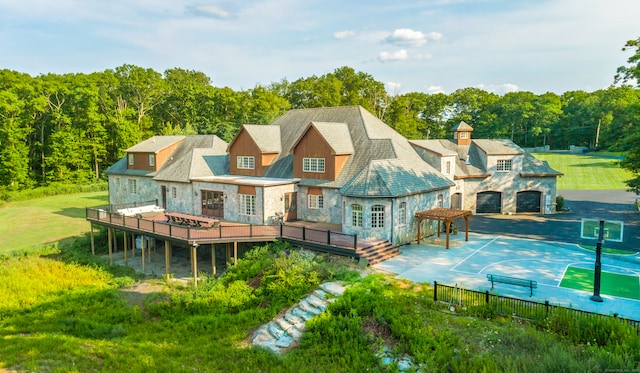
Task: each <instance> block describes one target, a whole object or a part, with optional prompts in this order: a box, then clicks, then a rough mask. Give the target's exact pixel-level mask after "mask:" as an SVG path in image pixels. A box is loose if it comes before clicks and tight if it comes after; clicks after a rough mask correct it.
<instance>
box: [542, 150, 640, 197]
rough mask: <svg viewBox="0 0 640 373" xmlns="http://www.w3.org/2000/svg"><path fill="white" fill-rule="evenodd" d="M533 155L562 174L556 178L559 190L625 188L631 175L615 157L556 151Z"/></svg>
mask: <svg viewBox="0 0 640 373" xmlns="http://www.w3.org/2000/svg"><path fill="white" fill-rule="evenodd" d="M534 155H535V156H536V158H538V159H541V160H543V161H547V162H549V165H550V166H551V167H552V168H554V169H555V170H557V171H560V172H562V173H563V174H564V176H562V177H559V178H558V189H559V190H626V189H627V185H626V184H625V183H624V182H625V181H626V180H629V179H631V178H632V177H633V175H632V174H631V172H629V171H627V170H624V169H622V168H621V167H620V166H619V164H618V163H619V162H620V161H618V160H617V159H609V158H600V157H594V156H589V155H576V154H556V153H536V154H534Z"/></svg>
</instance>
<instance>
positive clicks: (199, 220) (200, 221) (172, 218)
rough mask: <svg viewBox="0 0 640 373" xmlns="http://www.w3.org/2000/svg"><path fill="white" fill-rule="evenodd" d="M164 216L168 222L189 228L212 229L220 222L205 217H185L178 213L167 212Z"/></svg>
mask: <svg viewBox="0 0 640 373" xmlns="http://www.w3.org/2000/svg"><path fill="white" fill-rule="evenodd" d="M164 215H165V216H166V217H167V221H168V222H171V223H175V224H180V225H188V226H191V227H199V228H212V227H216V226H218V224H220V220H218V219H214V218H208V217H205V216H194V215H187V214H182V213H179V212H167V213H165V214H164Z"/></svg>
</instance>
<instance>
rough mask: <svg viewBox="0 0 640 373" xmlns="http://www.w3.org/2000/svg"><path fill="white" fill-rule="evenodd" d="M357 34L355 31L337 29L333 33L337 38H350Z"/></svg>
mask: <svg viewBox="0 0 640 373" xmlns="http://www.w3.org/2000/svg"><path fill="white" fill-rule="evenodd" d="M355 35H356V33H355V31H337V32H334V33H333V37H334V38H335V39H348V38H351V37H354V36H355Z"/></svg>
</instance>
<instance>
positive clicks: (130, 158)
mask: <svg viewBox="0 0 640 373" xmlns="http://www.w3.org/2000/svg"><path fill="white" fill-rule="evenodd" d="M127 158H128V159H129V166H133V154H131V153H129V154H127Z"/></svg>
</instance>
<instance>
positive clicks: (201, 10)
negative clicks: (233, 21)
mask: <svg viewBox="0 0 640 373" xmlns="http://www.w3.org/2000/svg"><path fill="white" fill-rule="evenodd" d="M191 11H192V12H193V13H194V14H196V15H199V16H204V17H211V18H217V19H229V18H231V12H229V11H228V10H225V9H223V8H221V7H219V6H216V5H196V6H194V7H192V8H191Z"/></svg>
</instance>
